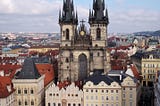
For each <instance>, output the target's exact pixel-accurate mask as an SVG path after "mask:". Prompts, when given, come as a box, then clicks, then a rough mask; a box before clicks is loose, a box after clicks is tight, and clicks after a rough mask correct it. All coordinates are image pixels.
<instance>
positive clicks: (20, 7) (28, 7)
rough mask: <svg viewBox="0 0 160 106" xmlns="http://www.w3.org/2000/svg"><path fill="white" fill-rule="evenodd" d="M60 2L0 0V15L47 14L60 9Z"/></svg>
mask: <svg viewBox="0 0 160 106" xmlns="http://www.w3.org/2000/svg"><path fill="white" fill-rule="evenodd" d="M61 4H62V3H61V1H60V0H1V1H0V13H7V14H9V13H12V14H15V13H16V14H48V13H51V12H53V11H56V10H58V9H59V8H60V7H61Z"/></svg>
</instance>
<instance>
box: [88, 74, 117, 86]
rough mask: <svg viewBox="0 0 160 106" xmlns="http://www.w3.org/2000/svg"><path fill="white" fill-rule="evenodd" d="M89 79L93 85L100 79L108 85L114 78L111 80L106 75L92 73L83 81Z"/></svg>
mask: <svg viewBox="0 0 160 106" xmlns="http://www.w3.org/2000/svg"><path fill="white" fill-rule="evenodd" d="M88 81H91V82H93V84H94V85H98V84H99V83H100V82H101V81H104V82H105V83H106V84H108V85H110V84H111V83H112V82H114V80H112V79H111V78H110V77H109V76H108V75H92V76H90V77H88V78H87V79H86V81H85V82H88Z"/></svg>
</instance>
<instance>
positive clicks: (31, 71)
mask: <svg viewBox="0 0 160 106" xmlns="http://www.w3.org/2000/svg"><path fill="white" fill-rule="evenodd" d="M39 77H41V75H40V74H39V72H38V70H37V68H36V66H35V63H34V61H33V59H32V58H27V59H25V61H24V65H23V67H22V70H21V71H20V72H19V74H18V75H17V76H16V79H38V78H39Z"/></svg>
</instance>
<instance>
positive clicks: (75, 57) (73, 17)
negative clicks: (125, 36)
mask: <svg viewBox="0 0 160 106" xmlns="http://www.w3.org/2000/svg"><path fill="white" fill-rule="evenodd" d="M88 21H89V25H90V28H89V31H88V30H87V27H86V26H85V24H84V21H83V20H82V21H81V24H80V25H78V14H77V12H75V10H74V4H73V0H64V2H63V9H62V11H60V12H59V25H60V30H61V44H60V53H59V72H58V79H59V81H65V80H69V81H78V80H79V81H83V80H84V79H86V78H87V77H88V76H89V75H90V74H91V73H93V72H95V71H96V72H97V71H99V72H103V73H104V74H107V73H108V71H109V70H110V53H109V51H108V49H107V27H108V24H109V20H108V11H107V9H105V2H104V0H93V9H92V10H89V19H88Z"/></svg>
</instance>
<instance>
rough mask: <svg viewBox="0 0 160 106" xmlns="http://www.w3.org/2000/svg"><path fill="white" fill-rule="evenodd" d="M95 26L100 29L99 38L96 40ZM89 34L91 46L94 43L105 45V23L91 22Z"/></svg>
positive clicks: (94, 44)
mask: <svg viewBox="0 0 160 106" xmlns="http://www.w3.org/2000/svg"><path fill="white" fill-rule="evenodd" d="M97 28H100V29H101V39H100V40H96V36H97V32H96V31H97ZM91 36H92V46H93V47H95V46H96V45H98V46H101V47H105V46H106V40H107V26H106V25H105V24H93V25H91Z"/></svg>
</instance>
